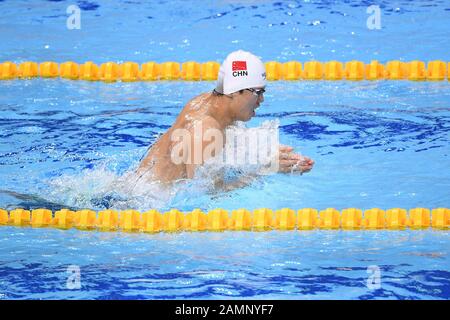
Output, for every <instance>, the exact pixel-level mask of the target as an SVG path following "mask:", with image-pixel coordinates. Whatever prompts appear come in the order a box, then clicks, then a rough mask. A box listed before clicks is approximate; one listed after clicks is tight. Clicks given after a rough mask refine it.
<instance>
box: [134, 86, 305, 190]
mask: <svg viewBox="0 0 450 320" xmlns="http://www.w3.org/2000/svg"><path fill="white" fill-rule="evenodd" d="M256 89H260V88H256ZM263 101H264V96H263V94H255V93H254V92H253V91H251V90H249V89H244V90H240V91H239V92H236V93H233V94H228V95H223V94H217V93H203V94H201V95H199V96H197V97H195V98H194V99H192V100H190V101H189V102H188V103H187V104H186V106H185V107H184V108H183V110H182V111H181V113H180V115H179V116H178V117H177V119H176V120H175V123H174V124H173V125H172V127H170V129H169V130H168V131H167V132H165V133H164V134H163V135H162V136H161V137H160V138H159V139H158V141H156V143H155V144H154V145H153V146H152V147H151V149H150V150H149V152H148V154H147V155H146V156H145V158H144V159H143V160H142V162H141V163H140V165H139V167H138V169H137V171H136V173H137V175H138V177H139V179H141V178H142V179H145V180H149V181H150V180H151V181H159V182H162V183H170V182H173V181H175V180H178V179H185V178H188V179H190V178H193V177H194V173H195V170H196V168H197V166H198V165H202V164H203V163H204V161H206V160H208V158H207V157H206V158H205V157H203V150H205V148H206V146H207V145H208V142H204V141H203V140H201V142H200V146H196V145H195V142H194V140H195V138H194V137H196V136H197V134H196V133H194V131H195V130H194V128H198V125H199V124H200V125H201V134H205V132H207V131H208V130H210V129H214V130H218V132H220V133H221V135H222V137H223V139H222V145H220V147H223V145H224V144H225V134H224V132H225V129H226V128H227V127H228V126H230V125H232V124H233V123H235V121H248V120H250V119H251V118H252V117H253V116H255V110H256V109H257V108H258V107H259V106H260V104H261V103H262V102H263ZM177 129H185V130H187V131H188V132H189V135H188V136H190V137H191V138H189V141H190V142H189V144H190V150H194V151H195V149H201V154H202V159H201V163H195V164H193V163H191V162H184V163H179V162H177V161H173V159H172V151H173V149H174V147H175V146H176V145H177V144H178V143H179V141H178V140H177V139H173V136H174V131H175V130H177ZM191 140H192V141H191ZM219 144H220V143H219ZM292 151H293V148H292V147H290V146H280V149H279V153H278V156H279V172H284V173H289V172H293V171H298V172H302V173H303V172H308V171H310V170H311V169H312V167H313V165H314V161H313V160H311V159H310V158H308V157H305V156H301V155H300V154H296V153H294V152H292ZM210 156H211V157H214V156H215V153H214V152H213V153H212V154H211V155H210Z"/></svg>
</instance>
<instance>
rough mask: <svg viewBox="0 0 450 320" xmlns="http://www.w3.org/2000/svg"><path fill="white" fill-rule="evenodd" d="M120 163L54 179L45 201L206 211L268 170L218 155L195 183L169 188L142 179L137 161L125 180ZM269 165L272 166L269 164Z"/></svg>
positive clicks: (269, 125)
mask: <svg viewBox="0 0 450 320" xmlns="http://www.w3.org/2000/svg"><path fill="white" fill-rule="evenodd" d="M278 126H279V121H278V120H271V121H265V122H263V123H262V124H261V125H260V126H258V127H254V128H246V127H245V125H244V124H243V123H236V125H234V126H231V127H230V128H229V129H228V130H231V131H233V130H235V131H239V134H242V132H251V131H252V130H258V129H269V130H273V131H274V132H275V131H277V130H278ZM277 139H278V135H277ZM237 143H238V145H236V144H237ZM230 144H233V147H234V148H235V149H236V150H237V153H244V154H245V153H246V154H248V153H249V148H248V145H247V144H246V142H245V141H240V140H237V141H227V144H226V146H225V148H227V146H229V145H230ZM121 161H122V162H123V161H124V160H123V158H121V157H117V156H114V157H111V158H108V159H107V160H103V161H101V162H100V163H98V164H96V165H94V167H93V168H91V169H85V170H82V171H81V172H79V173H76V174H64V175H61V176H59V177H57V178H54V179H51V180H50V181H48V182H47V184H48V185H49V187H50V188H49V190H50V191H49V193H48V195H47V196H46V198H48V199H49V200H50V201H53V202H57V203H61V204H64V205H66V206H70V207H76V208H90V209H94V210H102V209H107V208H110V209H116V210H124V209H130V208H133V209H136V210H140V211H146V210H149V209H152V208H155V209H159V210H167V209H169V208H171V207H177V208H189V209H190V208H194V207H198V206H199V205H201V204H203V207H206V206H207V204H208V202H209V201H210V200H211V199H212V198H217V197H222V196H226V193H227V191H229V190H232V189H233V188H235V187H242V186H245V185H247V184H249V183H251V182H252V181H253V180H254V179H255V178H258V177H259V176H261V175H263V174H264V173H263V170H264V166H263V165H261V164H247V163H243V164H242V163H228V162H227V161H224V159H223V154H219V155H218V156H217V157H215V158H212V159H209V160H208V161H207V162H206V163H205V164H204V165H203V166H202V167H199V169H198V170H197V172H196V175H195V177H194V179H192V180H186V179H181V180H178V181H176V182H174V183H173V184H171V185H167V184H162V183H160V182H159V181H155V180H148V179H141V178H140V177H139V176H138V175H136V173H135V169H136V168H137V166H138V161H137V160H136V159H135V160H134V162H133V163H132V165H131V166H130V167H129V168H128V169H127V170H126V171H125V172H124V173H122V174H121V173H120V170H119V169H120V168H121V167H122V166H123V165H122V164H121ZM265 162H266V163H267V160H266V161H265ZM128 163H129V162H128ZM219 179H220V180H222V183H221V184H220V185H218V183H217V181H218V180H219Z"/></svg>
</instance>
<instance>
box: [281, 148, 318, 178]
mask: <svg viewBox="0 0 450 320" xmlns="http://www.w3.org/2000/svg"><path fill="white" fill-rule="evenodd" d="M293 150H294V148H292V147H290V146H283V145H282V146H280V152H279V160H280V162H279V164H280V166H279V169H278V172H283V173H288V172H300V173H305V172H309V171H311V169H312V167H313V166H314V160H312V159H310V158H308V157H306V156H302V155H300V154H297V153H293V152H292V151H293Z"/></svg>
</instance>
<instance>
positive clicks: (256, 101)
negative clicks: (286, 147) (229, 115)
mask: <svg viewBox="0 0 450 320" xmlns="http://www.w3.org/2000/svg"><path fill="white" fill-rule="evenodd" d="M265 86H266V69H265V67H264V64H263V62H262V61H261V60H260V59H259V58H258V57H257V56H255V55H253V54H251V53H250V52H246V51H242V50H238V51H234V52H232V53H230V54H229V55H228V56H227V57H226V58H225V60H224V62H223V63H222V65H221V66H220V70H219V76H218V79H217V86H216V88H215V89H214V91H215V92H216V93H218V94H223V95H227V96H229V97H232V98H233V101H230V107H231V109H232V112H233V113H234V117H235V119H236V120H240V121H247V120H250V118H251V117H253V116H254V115H255V109H256V108H258V107H259V105H260V103H261V102H263V101H264V95H263V94H264V88H265Z"/></svg>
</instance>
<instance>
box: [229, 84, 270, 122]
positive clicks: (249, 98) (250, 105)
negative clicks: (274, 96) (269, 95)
mask: <svg viewBox="0 0 450 320" xmlns="http://www.w3.org/2000/svg"><path fill="white" fill-rule="evenodd" d="M261 89H264V87H258V88H256V87H255V88H250V90H248V89H245V90H242V92H235V93H233V100H234V101H233V109H234V112H235V118H236V120H239V121H248V120H250V119H251V118H252V117H253V116H255V110H256V109H257V108H258V107H259V106H260V104H261V103H262V102H263V101H264V93H263V92H259V94H258V90H261ZM252 91H253V92H252Z"/></svg>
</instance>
